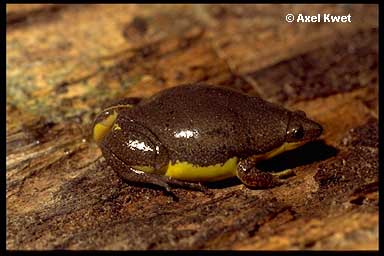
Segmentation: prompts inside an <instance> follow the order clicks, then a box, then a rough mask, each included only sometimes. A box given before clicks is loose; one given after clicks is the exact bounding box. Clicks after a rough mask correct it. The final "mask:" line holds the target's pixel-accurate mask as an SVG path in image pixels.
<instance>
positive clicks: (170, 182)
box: [106, 151, 206, 192]
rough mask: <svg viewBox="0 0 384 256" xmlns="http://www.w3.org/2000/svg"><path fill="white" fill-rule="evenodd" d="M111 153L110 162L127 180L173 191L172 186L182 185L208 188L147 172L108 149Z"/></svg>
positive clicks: (202, 188) (201, 188)
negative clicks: (128, 163) (127, 162)
mask: <svg viewBox="0 0 384 256" xmlns="http://www.w3.org/2000/svg"><path fill="white" fill-rule="evenodd" d="M106 152H108V153H109V154H110V159H109V161H108V164H109V165H110V166H111V167H112V168H113V170H115V171H116V172H117V174H118V175H119V176H120V177H121V178H122V179H123V180H124V181H127V182H135V183H142V184H145V183H147V184H148V183H149V184H153V185H156V186H159V187H162V188H163V189H165V190H166V191H168V192H171V188H170V186H172V187H181V188H186V189H190V190H197V191H206V188H205V187H204V186H203V185H201V184H200V183H192V182H186V181H180V180H175V179H172V178H170V177H167V176H163V175H160V174H156V173H146V172H143V171H141V170H138V169H135V168H133V167H132V166H129V165H127V164H126V163H124V162H123V161H121V160H120V159H119V158H118V157H116V155H115V154H113V153H111V152H109V151H106Z"/></svg>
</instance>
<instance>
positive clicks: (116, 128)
mask: <svg viewBox="0 0 384 256" xmlns="http://www.w3.org/2000/svg"><path fill="white" fill-rule="evenodd" d="M112 129H113V130H114V131H120V130H121V127H120V125H118V124H117V123H114V124H113V127H112Z"/></svg>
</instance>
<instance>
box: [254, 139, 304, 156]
mask: <svg viewBox="0 0 384 256" xmlns="http://www.w3.org/2000/svg"><path fill="white" fill-rule="evenodd" d="M301 145H303V142H285V143H284V144H283V145H281V146H280V147H278V148H275V149H273V150H271V151H269V152H267V153H265V154H263V155H260V158H261V159H260V160H266V159H270V158H272V157H274V156H277V155H280V154H281V153H284V152H286V151H289V150H292V149H295V148H298V147H300V146H301Z"/></svg>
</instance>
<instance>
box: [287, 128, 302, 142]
mask: <svg viewBox="0 0 384 256" xmlns="http://www.w3.org/2000/svg"><path fill="white" fill-rule="evenodd" d="M290 135H291V137H292V139H294V140H300V139H302V138H304V129H303V127H302V126H298V127H294V128H292V130H291V131H290Z"/></svg>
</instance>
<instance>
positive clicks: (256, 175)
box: [236, 156, 292, 189]
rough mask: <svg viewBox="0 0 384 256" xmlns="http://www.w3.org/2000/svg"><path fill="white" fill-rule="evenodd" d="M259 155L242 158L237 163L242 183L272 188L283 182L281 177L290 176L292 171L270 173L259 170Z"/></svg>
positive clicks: (253, 186) (237, 172)
mask: <svg viewBox="0 0 384 256" xmlns="http://www.w3.org/2000/svg"><path fill="white" fill-rule="evenodd" d="M257 161H258V157H257V156H251V157H249V158H246V159H243V160H240V162H239V163H238V164H237V168H236V175H237V177H238V178H239V179H240V181H241V182H242V183H244V184H245V185H246V186H248V187H251V188H260V189H261V188H272V187H275V186H279V185H281V184H283V181H282V180H281V179H280V178H284V177H286V176H290V175H291V174H292V171H290V170H288V171H283V172H281V173H268V172H263V171H261V170H259V169H258V168H257V167H256V163H257Z"/></svg>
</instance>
